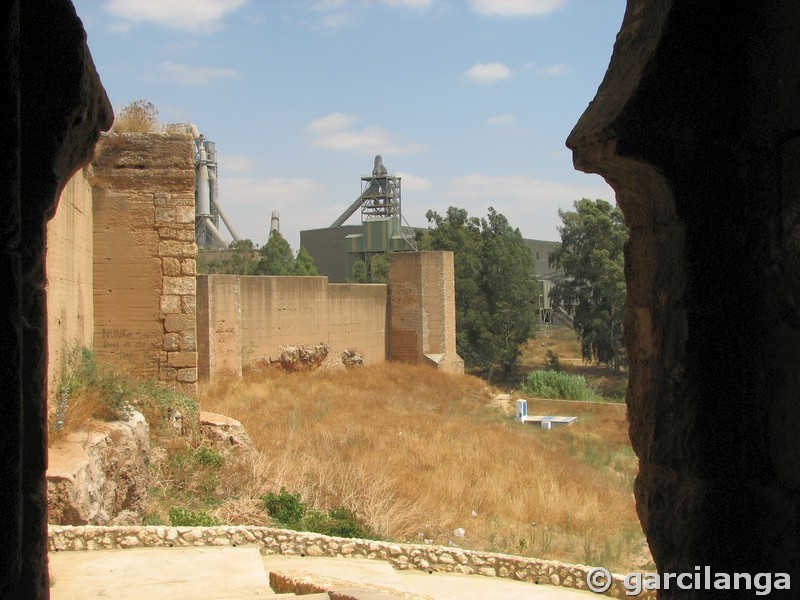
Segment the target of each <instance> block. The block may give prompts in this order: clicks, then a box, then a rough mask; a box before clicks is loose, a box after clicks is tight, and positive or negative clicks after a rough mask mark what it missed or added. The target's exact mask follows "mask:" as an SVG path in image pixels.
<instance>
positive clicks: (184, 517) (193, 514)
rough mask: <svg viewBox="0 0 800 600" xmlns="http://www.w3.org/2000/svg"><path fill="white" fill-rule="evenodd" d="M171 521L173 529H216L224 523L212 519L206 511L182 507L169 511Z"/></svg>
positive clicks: (175, 507) (174, 507) (214, 518)
mask: <svg viewBox="0 0 800 600" xmlns="http://www.w3.org/2000/svg"><path fill="white" fill-rule="evenodd" d="M169 521H170V523H172V525H173V527H215V526H217V525H222V521H220V520H219V519H217V518H216V517H212V516H211V515H209V514H208V513H207V512H206V511H204V510H189V509H188V508H181V507H180V506H173V507H172V508H170V509H169Z"/></svg>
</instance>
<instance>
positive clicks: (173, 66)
mask: <svg viewBox="0 0 800 600" xmlns="http://www.w3.org/2000/svg"><path fill="white" fill-rule="evenodd" d="M159 66H160V68H161V71H162V74H163V75H164V77H165V78H166V79H167V80H168V81H170V82H174V83H180V84H183V85H205V84H208V83H211V81H212V80H214V79H229V78H231V77H236V76H237V75H238V73H237V71H235V70H234V69H225V68H216V67H192V66H190V65H184V64H180V63H174V62H170V61H165V62H162V63H161V65H159Z"/></svg>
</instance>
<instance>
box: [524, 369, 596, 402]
mask: <svg viewBox="0 0 800 600" xmlns="http://www.w3.org/2000/svg"><path fill="white" fill-rule="evenodd" d="M522 393H523V394H526V395H528V396H535V397H537V398H558V399H563V400H582V401H592V400H598V397H597V394H596V393H595V391H594V390H593V389H592V388H591V386H590V385H589V384H588V383H587V382H586V379H584V377H583V376H582V375H570V374H569V373H564V372H562V371H532V372H531V373H530V374H528V377H527V379H526V380H525V382H524V383H523V384H522Z"/></svg>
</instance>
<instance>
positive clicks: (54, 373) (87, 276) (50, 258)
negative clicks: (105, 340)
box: [46, 167, 94, 399]
mask: <svg viewBox="0 0 800 600" xmlns="http://www.w3.org/2000/svg"><path fill="white" fill-rule="evenodd" d="M92 238H93V231H92V188H91V167H85V168H83V169H80V170H79V171H78V172H77V173H75V175H73V176H72V178H71V179H70V180H69V181H68V182H67V185H66V186H65V187H64V190H63V191H62V192H61V197H60V198H59V201H58V208H57V209H56V214H55V216H53V218H52V219H51V220H50V221H49V222H48V223H47V258H46V269H47V350H48V364H47V384H48V390H49V394H48V396H49V398H51V399H52V398H53V394H55V392H56V390H57V388H58V382H59V379H60V377H61V371H62V370H63V367H64V361H65V360H66V359H67V354H68V353H69V352H70V351H71V350H72V349H74V348H82V347H87V348H91V346H92V340H93V337H94V303H93V300H92V294H93V291H92V286H93V275H92V272H93V264H92V261H93V253H92V250H93V242H92Z"/></svg>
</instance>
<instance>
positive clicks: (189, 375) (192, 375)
mask: <svg viewBox="0 0 800 600" xmlns="http://www.w3.org/2000/svg"><path fill="white" fill-rule="evenodd" d="M178 381H183V382H186V383H193V382H195V381H197V369H196V368H191V369H180V370H179V371H178Z"/></svg>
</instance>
